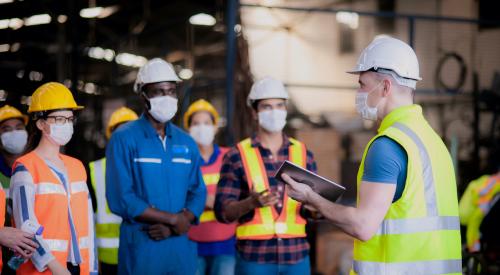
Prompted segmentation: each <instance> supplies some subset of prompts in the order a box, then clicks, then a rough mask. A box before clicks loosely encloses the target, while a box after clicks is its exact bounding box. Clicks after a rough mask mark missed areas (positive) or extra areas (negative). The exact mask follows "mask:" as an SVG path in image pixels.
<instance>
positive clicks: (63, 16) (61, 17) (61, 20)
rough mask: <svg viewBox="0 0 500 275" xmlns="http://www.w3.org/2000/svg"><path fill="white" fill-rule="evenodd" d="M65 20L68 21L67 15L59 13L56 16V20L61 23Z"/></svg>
mask: <svg viewBox="0 0 500 275" xmlns="http://www.w3.org/2000/svg"><path fill="white" fill-rule="evenodd" d="M66 21H68V16H66V15H64V14H61V15H59V16H58V17H57V22H59V23H61V24H64V23H66Z"/></svg>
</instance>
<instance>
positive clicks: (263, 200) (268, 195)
mask: <svg viewBox="0 0 500 275" xmlns="http://www.w3.org/2000/svg"><path fill="white" fill-rule="evenodd" d="M250 197H252V200H253V204H254V208H259V207H264V206H273V205H275V204H277V203H279V202H280V197H279V195H278V194H277V193H272V192H261V193H257V192H255V191H252V192H250Z"/></svg>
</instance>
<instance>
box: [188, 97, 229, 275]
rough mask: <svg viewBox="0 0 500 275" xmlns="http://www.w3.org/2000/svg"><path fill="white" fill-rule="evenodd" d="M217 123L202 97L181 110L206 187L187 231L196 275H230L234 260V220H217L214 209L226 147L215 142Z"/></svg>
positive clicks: (214, 114) (216, 115)
mask: <svg viewBox="0 0 500 275" xmlns="http://www.w3.org/2000/svg"><path fill="white" fill-rule="evenodd" d="M218 125H219V113H218V112H217V110H215V108H214V107H213V106H212V104H210V103H209V102H207V101H205V100H203V99H200V100H198V101H195V102H194V103H193V104H191V106H189V108H188V110H187V112H186V113H185V114H184V128H185V129H187V130H189V134H190V135H191V137H193V139H194V140H195V141H196V143H197V144H198V148H199V149H200V153H201V157H202V166H201V172H202V174H203V180H204V181H205V185H206V187H207V201H206V202H205V211H203V214H201V217H200V224H199V225H196V226H193V227H191V229H190V230H189V232H188V233H189V234H188V236H189V238H190V239H191V240H193V241H195V242H197V243H198V270H197V273H196V274H198V275H204V274H210V275H231V274H234V266H235V263H236V259H235V254H236V239H235V237H234V234H235V230H236V224H234V223H233V224H223V223H219V222H217V220H216V219H215V214H214V211H213V209H214V202H215V191H216V188H217V182H218V181H219V176H220V174H219V173H220V168H221V166H222V158H223V157H224V155H225V154H226V153H227V151H228V150H229V148H226V147H219V146H217V144H214V137H215V134H216V133H217V126H218Z"/></svg>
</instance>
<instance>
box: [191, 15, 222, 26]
mask: <svg viewBox="0 0 500 275" xmlns="http://www.w3.org/2000/svg"><path fill="white" fill-rule="evenodd" d="M216 22H217V21H216V20H215V17H213V16H212V15H210V14H206V13H198V14H195V15H193V16H191V17H190V18H189V23H191V24H192V25H198V26H213V25H215V23H216Z"/></svg>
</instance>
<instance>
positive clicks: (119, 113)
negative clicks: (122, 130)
mask: <svg viewBox="0 0 500 275" xmlns="http://www.w3.org/2000/svg"><path fill="white" fill-rule="evenodd" d="M137 118H139V117H138V116H137V114H136V113H135V112H134V111H132V110H131V109H129V108H127V107H121V108H119V109H118V110H116V111H114V112H113V113H112V114H111V117H110V118H109V121H108V127H106V137H107V138H108V139H109V138H110V137H111V130H112V129H113V127H115V126H116V125H118V124H120V123H124V122H127V121H131V120H136V119H137Z"/></svg>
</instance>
